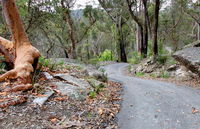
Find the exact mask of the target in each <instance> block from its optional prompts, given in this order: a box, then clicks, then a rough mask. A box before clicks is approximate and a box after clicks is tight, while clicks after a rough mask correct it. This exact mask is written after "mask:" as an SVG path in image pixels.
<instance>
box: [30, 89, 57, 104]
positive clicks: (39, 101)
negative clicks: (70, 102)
mask: <svg viewBox="0 0 200 129" xmlns="http://www.w3.org/2000/svg"><path fill="white" fill-rule="evenodd" d="M53 94H54V91H47V92H45V93H44V94H43V95H44V96H42V97H37V98H36V99H34V100H33V104H38V105H40V106H42V105H43V104H44V103H45V102H46V101H47V100H48V99H49V97H51V96H52V95H53Z"/></svg>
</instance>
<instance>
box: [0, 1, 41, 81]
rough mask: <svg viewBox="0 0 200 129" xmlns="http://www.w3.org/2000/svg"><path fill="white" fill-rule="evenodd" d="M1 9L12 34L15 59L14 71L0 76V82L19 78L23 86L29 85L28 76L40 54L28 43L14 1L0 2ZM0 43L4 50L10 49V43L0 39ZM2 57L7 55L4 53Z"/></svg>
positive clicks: (29, 79)
mask: <svg viewBox="0 0 200 129" xmlns="http://www.w3.org/2000/svg"><path fill="white" fill-rule="evenodd" d="M2 7H3V13H4V16H5V19H6V22H7V24H8V26H9V28H10V30H11V32H12V37H13V40H14V41H13V43H14V44H13V46H14V49H15V55H16V59H15V61H14V69H12V70H10V71H8V72H7V73H5V74H3V75H1V76H0V82H1V81H4V80H5V79H10V78H19V79H21V80H20V81H21V82H22V83H24V84H27V83H31V76H30V74H31V73H32V72H34V68H36V65H37V62H38V58H39V57H40V53H39V51H38V50H37V49H36V48H35V47H33V46H32V45H31V43H30V42H29V39H28V37H27V35H26V33H25V30H24V28H23V24H22V21H21V19H20V16H19V13H18V10H17V7H16V5H15V2H14V0H2ZM1 41H2V42H1ZM0 42H1V44H2V46H4V47H5V48H6V49H9V48H11V47H12V45H11V43H12V42H10V41H8V40H5V39H3V38H0ZM4 55H7V54H6V53H5V54H4Z"/></svg>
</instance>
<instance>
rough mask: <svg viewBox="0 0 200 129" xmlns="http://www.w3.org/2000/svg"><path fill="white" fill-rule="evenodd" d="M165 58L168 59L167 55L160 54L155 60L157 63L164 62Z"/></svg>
mask: <svg viewBox="0 0 200 129" xmlns="http://www.w3.org/2000/svg"><path fill="white" fill-rule="evenodd" d="M167 59H168V56H166V55H161V56H158V58H157V61H158V63H159V64H165V63H166V61H167Z"/></svg>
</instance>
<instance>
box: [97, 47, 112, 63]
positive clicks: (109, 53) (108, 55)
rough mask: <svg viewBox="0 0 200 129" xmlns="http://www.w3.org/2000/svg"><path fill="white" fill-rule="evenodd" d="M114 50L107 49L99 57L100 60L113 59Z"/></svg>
mask: <svg viewBox="0 0 200 129" xmlns="http://www.w3.org/2000/svg"><path fill="white" fill-rule="evenodd" d="M112 54H113V53H112V51H111V50H108V49H106V50H105V51H104V52H103V53H102V54H101V55H100V57H99V61H112V60H113V55H112Z"/></svg>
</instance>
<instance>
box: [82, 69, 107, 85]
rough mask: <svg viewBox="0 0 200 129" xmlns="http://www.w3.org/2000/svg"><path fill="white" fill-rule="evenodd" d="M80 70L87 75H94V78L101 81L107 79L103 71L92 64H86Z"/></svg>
mask: <svg viewBox="0 0 200 129" xmlns="http://www.w3.org/2000/svg"><path fill="white" fill-rule="evenodd" d="M82 72H83V73H84V74H86V75H87V76H90V77H94V78H95V79H97V80H99V81H103V82H105V81H107V77H106V75H105V74H104V73H103V72H101V71H99V70H97V69H96V68H95V67H94V66H92V65H88V66H87V67H86V68H85V69H84V70H83V71H82Z"/></svg>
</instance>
